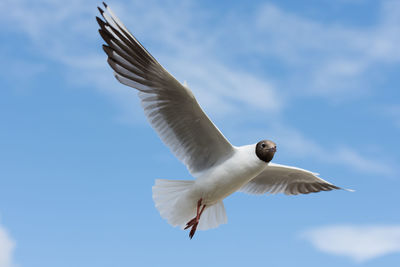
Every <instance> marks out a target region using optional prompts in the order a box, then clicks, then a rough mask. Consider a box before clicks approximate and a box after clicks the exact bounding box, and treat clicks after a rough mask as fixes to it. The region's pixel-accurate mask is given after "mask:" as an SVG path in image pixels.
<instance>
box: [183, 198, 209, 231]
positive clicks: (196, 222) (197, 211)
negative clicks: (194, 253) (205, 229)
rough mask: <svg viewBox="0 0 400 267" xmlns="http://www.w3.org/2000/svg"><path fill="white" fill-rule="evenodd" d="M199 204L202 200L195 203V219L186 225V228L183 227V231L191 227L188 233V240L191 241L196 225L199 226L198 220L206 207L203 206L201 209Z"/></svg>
mask: <svg viewBox="0 0 400 267" xmlns="http://www.w3.org/2000/svg"><path fill="white" fill-rule="evenodd" d="M201 202H202V199H200V200H199V201H198V202H197V210H196V217H194V218H193V219H191V220H190V221H189V222H188V223H187V224H186V227H185V230H186V229H188V228H189V227H192V229H190V233H189V237H190V239H192V238H193V236H194V234H195V233H196V229H197V225H198V224H199V220H200V217H201V214H202V213H203V211H204V209H205V208H206V205H203V207H201ZM200 207H201V209H200Z"/></svg>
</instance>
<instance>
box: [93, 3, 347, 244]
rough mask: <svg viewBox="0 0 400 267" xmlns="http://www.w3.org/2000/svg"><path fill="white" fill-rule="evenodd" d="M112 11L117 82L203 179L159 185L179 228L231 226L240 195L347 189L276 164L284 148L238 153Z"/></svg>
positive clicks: (105, 29) (107, 37)
mask: <svg viewBox="0 0 400 267" xmlns="http://www.w3.org/2000/svg"><path fill="white" fill-rule="evenodd" d="M103 4H104V8H105V11H104V10H103V9H102V8H100V7H99V11H100V14H101V16H102V18H103V19H101V18H99V17H96V19H97V22H98V24H99V26H100V29H99V32H100V35H101V37H102V38H103V40H104V41H105V42H106V45H103V49H104V52H105V53H106V54H107V56H108V59H107V62H108V64H109V65H110V66H111V68H112V69H113V70H114V75H115V77H116V79H117V80H118V81H119V82H120V83H122V84H124V85H127V86H130V87H133V88H135V89H137V90H138V95H139V98H140V99H141V104H142V107H143V109H144V113H145V115H146V117H147V119H148V121H149V122H150V124H151V126H152V127H153V128H154V130H155V131H156V132H157V133H158V135H159V136H160V138H161V140H162V141H163V142H164V143H165V145H167V146H168V147H169V148H170V150H171V151H172V153H173V154H174V155H175V156H176V157H177V158H178V159H179V160H180V161H182V162H183V163H184V164H185V165H186V167H187V169H188V171H189V172H190V174H191V175H192V176H193V177H194V178H195V180H164V179H157V180H156V181H155V185H154V186H153V200H154V202H155V206H156V208H157V209H158V211H159V212H160V215H161V217H163V218H164V219H166V220H167V221H168V223H170V224H171V225H172V226H180V227H181V228H183V229H185V230H186V229H190V232H189V237H190V238H192V237H193V235H194V234H195V232H196V229H199V230H207V229H210V228H215V227H218V226H219V225H220V224H224V223H226V222H227V217H226V213H225V208H224V204H223V200H224V199H225V198H226V197H227V196H229V195H231V194H232V193H234V192H236V191H241V192H245V193H249V194H266V193H269V194H276V193H285V194H287V195H297V194H308V193H312V192H320V191H330V190H333V189H341V188H339V187H337V186H335V185H333V184H331V183H329V182H327V181H325V180H323V179H321V178H319V177H318V176H317V175H318V174H316V173H313V172H310V171H307V170H304V169H300V168H296V167H290V166H285V165H281V164H276V163H272V162H271V160H272V159H273V157H274V155H275V153H276V150H277V149H276V144H275V143H274V142H273V141H270V140H261V141H259V142H258V143H256V144H251V145H245V146H240V147H237V146H234V145H232V144H231V143H229V141H228V140H227V139H226V138H225V136H224V135H223V134H222V133H221V132H220V131H219V129H218V128H217V127H216V126H215V125H214V124H213V122H212V121H211V120H210V119H209V118H208V116H207V115H206V114H205V113H204V111H203V110H202V109H201V107H200V106H199V104H198V103H197V101H196V98H195V97H194V95H193V93H192V91H191V90H190V89H189V88H188V87H187V85H186V84H181V83H180V82H178V81H177V80H176V79H175V78H174V77H173V76H172V75H171V74H170V73H169V72H168V71H167V70H165V69H164V68H163V67H162V66H161V65H160V63H158V62H157V60H156V59H155V58H154V57H153V56H152V55H151V54H150V53H149V52H148V51H147V50H146V49H145V48H144V47H143V46H142V44H141V43H140V42H139V41H138V40H137V39H136V38H135V37H134V36H133V35H132V34H131V33H130V32H129V31H128V30H127V28H126V27H125V26H124V25H123V24H122V23H121V21H120V20H119V19H118V18H117V17H116V16H115V15H114V14H113V12H112V11H111V9H110V8H109V7H108V6H107V4H105V3H103Z"/></svg>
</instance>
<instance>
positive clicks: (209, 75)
mask: <svg viewBox="0 0 400 267" xmlns="http://www.w3.org/2000/svg"><path fill="white" fill-rule="evenodd" d="M95 4H98V3H97V2H96V3H94V2H91V1H84V2H82V1H78V0H71V1H68V2H65V3H64V2H60V1H56V0H41V1H34V2H32V1H28V0H5V1H2V2H1V3H0V22H2V23H4V24H6V25H11V24H12V25H13V30H16V29H17V30H19V31H20V32H22V33H24V34H25V35H26V36H27V37H28V41H29V42H30V44H29V47H33V49H34V50H35V51H36V53H37V54H38V55H40V57H44V58H47V59H48V60H50V61H51V62H57V63H58V64H60V65H62V66H64V67H65V77H66V80H68V81H69V82H71V83H81V84H84V85H85V86H88V85H89V86H92V87H93V88H97V89H98V90H99V91H101V92H102V93H104V94H106V95H107V96H109V97H110V98H112V99H114V100H116V101H117V102H118V103H119V104H120V106H122V107H123V109H124V115H123V117H122V119H123V120H125V121H126V120H132V118H135V117H137V116H133V115H132V114H137V113H138V112H140V111H139V108H140V107H139V105H132V104H131V103H135V102H137V99H136V96H135V94H132V93H131V92H132V91H131V90H130V89H129V88H125V87H124V86H119V85H118V83H117V82H116V81H115V80H114V78H113V77H112V75H111V73H110V69H109V68H108V67H107V66H106V63H105V55H104V54H103V53H102V51H101V50H100V43H101V41H100V37H99V36H98V33H97V28H98V27H97V26H96V24H95V20H94V16H95V15H98V14H97V10H96V9H95ZM112 8H113V9H114V11H115V12H116V13H117V14H118V15H119V16H120V18H121V19H122V20H123V21H124V22H125V24H127V26H128V28H130V29H132V31H133V32H134V33H135V34H136V35H137V36H138V37H139V39H140V40H141V41H142V42H143V43H144V44H145V46H147V44H149V45H148V47H149V50H150V51H152V52H153V54H154V55H155V57H156V58H158V59H159V61H160V62H161V63H162V64H163V65H164V66H165V67H166V68H167V69H168V70H169V71H171V73H173V74H174V75H175V76H176V77H177V78H178V79H179V80H180V81H184V80H187V81H188V83H189V87H190V88H192V89H193V91H194V93H195V95H196V96H197V98H198V100H199V102H200V103H201V105H202V106H204V107H205V109H206V110H207V112H209V113H211V114H212V115H213V116H214V117H222V118H224V117H232V116H235V120H238V121H240V120H242V121H246V118H245V117H246V116H243V115H242V114H245V115H247V114H249V113H251V112H253V114H254V112H264V113H266V114H268V116H269V120H271V122H272V123H271V125H275V128H274V129H272V132H275V133H277V134H276V135H275V136H276V137H277V138H278V139H280V140H282V142H281V143H282V144H285V145H286V146H288V147H289V146H290V149H293V151H294V152H293V154H295V153H296V152H295V151H296V150H297V151H302V154H303V152H304V150H303V149H304V146H307V151H308V153H307V154H308V155H309V156H310V157H313V158H316V159H319V160H323V161H326V162H332V163H335V164H342V165H346V166H349V167H351V168H353V169H355V170H358V171H361V172H368V171H372V172H373V173H380V174H385V175H387V174H389V173H393V167H391V166H389V165H388V164H387V163H383V162H379V161H371V160H369V159H368V157H365V156H363V153H361V152H358V151H356V150H354V149H352V148H350V147H348V146H346V145H342V146H340V145H338V144H336V146H335V147H340V148H339V149H335V150H332V148H328V147H324V146H322V145H320V144H318V143H316V142H315V141H313V140H311V139H310V138H305V137H304V135H303V134H302V133H301V132H300V131H299V130H298V129H291V128H290V127H287V126H283V123H282V122H280V121H283V120H284V114H285V110H286V109H285V107H286V106H288V105H290V103H294V102H295V101H297V99H298V97H302V98H303V97H304V95H307V94H308V97H310V98H321V97H322V98H326V99H330V100H331V99H336V100H338V101H340V100H341V99H344V98H348V97H351V96H352V95H359V94H363V95H365V94H366V90H367V89H368V88H369V84H370V83H371V80H370V79H368V75H364V74H365V73H366V72H367V71H368V70H369V69H370V68H372V67H373V66H374V65H375V64H377V63H379V64H392V63H393V62H398V61H400V53H399V52H398V51H397V50H396V44H397V43H398V41H399V40H398V37H396V36H400V34H397V33H398V31H399V29H400V27H399V26H400V21H399V20H398V19H396V18H397V17H399V16H397V15H399V14H400V5H399V4H396V2H395V1H385V2H384V4H383V6H382V10H381V15H380V17H379V20H378V23H377V25H374V26H370V27H368V28H354V27H353V28H349V27H347V26H346V27H345V26H340V25H329V24H324V23H321V22H318V21H314V20H311V19H308V18H305V17H301V16H298V15H295V14H292V13H290V12H286V11H284V10H282V9H280V8H278V7H277V6H275V5H272V4H263V5H261V6H260V7H259V8H257V9H256V10H254V11H253V13H251V14H248V15H246V16H248V17H246V18H243V17H241V15H240V14H236V13H234V12H235V11H229V12H227V14H225V16H226V17H224V19H223V20H218V21H217V22H216V23H213V27H207V26H206V25H203V24H199V21H206V20H209V19H210V17H211V19H212V16H213V15H212V14H209V13H207V12H206V11H201V12H198V10H199V9H198V8H197V6H196V2H191V1H175V2H168V1H162V3H161V2H159V1H157V0H151V1H146V3H145V4H144V3H143V2H142V1H132V2H129V3H124V4H119V3H118V2H116V3H113V5H112ZM128 10H134V12H135V15H134V16H132V15H131V14H130V13H127V11H128ZM195 11H196V12H195ZM222 15H223V14H222ZM218 16H221V14H218ZM138 25H140V26H138ZM276 25H279V27H276ZM232 29H234V34H232ZM4 31H7V29H4ZM227 44H229V45H227ZM238 51H239V52H240V53H243V54H244V56H245V57H246V58H252V56H251V55H254V54H257V57H258V58H262V60H258V62H260V61H266V62H270V61H273V62H276V63H277V64H278V65H279V66H280V69H281V70H282V71H281V75H283V76H282V77H281V78H279V79H276V80H274V79H272V78H271V77H269V76H268V74H265V73H263V71H262V70H259V69H257V68H254V67H252V68H250V67H248V65H246V63H243V64H238V62H237V61H235V63H234V64H229V63H227V62H229V61H230V60H227V59H226V57H225V58H224V56H223V55H224V53H225V54H227V53H229V54H231V55H235V54H237V53H238ZM243 51H245V52H243ZM19 60H21V59H19ZM9 61H14V59H11V60H9ZM32 64H35V63H33V62H32V61H29V62H27V63H26V64H25V66H31V65H32ZM259 64H260V63H259ZM18 66H19V67H20V66H24V64H19V63H18ZM263 66H264V65H263ZM24 68H29V67H24ZM43 68H45V66H43V65H42V64H41V65H40V66H38V67H37V68H34V67H31V68H29V69H38V70H42V69H43ZM268 68H270V67H268V66H267V68H266V69H268ZM3 71H4V72H9V70H3ZM83 73H84V75H82V74H83ZM16 75H18V71H17V74H16ZM31 76H32V75H31ZM365 77H367V78H365ZM25 78H27V77H25ZM28 78H29V77H28ZM238 105H240V107H241V108H240V110H238V109H237V106H238ZM227 114H229V116H227ZM126 118H129V119H126ZM278 133H279V134H278Z"/></svg>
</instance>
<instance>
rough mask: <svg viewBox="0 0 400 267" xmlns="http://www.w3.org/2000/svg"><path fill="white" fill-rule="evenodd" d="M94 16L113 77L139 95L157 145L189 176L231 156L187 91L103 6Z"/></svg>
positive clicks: (231, 148)
mask: <svg viewBox="0 0 400 267" xmlns="http://www.w3.org/2000/svg"><path fill="white" fill-rule="evenodd" d="M105 8H106V10H107V12H104V11H103V10H102V9H101V8H99V10H100V13H101V15H102V17H103V19H104V20H102V19H100V18H98V17H96V19H97V22H98V24H99V25H100V30H99V32H100V35H101V37H102V38H103V39H104V41H105V42H106V43H107V45H103V49H104V51H105V52H106V54H107V55H108V60H107V61H108V63H109V65H110V66H111V68H113V70H114V71H115V77H116V78H117V79H118V81H120V82H121V83H122V84H125V85H127V86H130V87H133V88H135V89H137V90H138V91H139V97H140V99H141V101H142V106H143V108H144V111H145V115H146V116H147V119H148V121H149V122H150V124H151V125H152V127H153V128H154V129H155V130H156V132H157V133H158V135H159V136H160V138H161V140H162V141H163V142H164V143H165V144H166V145H167V146H168V147H169V148H170V149H171V151H172V152H173V153H174V155H175V156H176V157H177V158H178V159H180V160H181V161H182V162H183V163H184V164H185V165H186V166H187V168H188V169H189V171H190V172H191V173H192V174H195V173H197V172H200V171H202V170H205V169H208V168H210V167H212V166H214V165H216V164H218V163H219V162H220V161H222V160H224V159H225V158H227V157H228V156H230V155H231V153H233V147H232V145H231V144H230V143H229V142H228V141H227V140H226V138H225V137H224V136H223V135H222V133H221V132H220V131H219V130H218V128H217V127H216V126H215V125H214V124H213V123H212V122H211V120H210V119H209V118H208V117H207V115H206V114H205V113H204V112H203V110H202V109H201V107H200V106H199V104H198V103H197V101H196V99H195V97H194V95H193V94H192V92H191V91H190V89H189V88H187V87H185V86H183V85H182V84H181V83H179V82H178V81H177V80H176V79H175V78H174V77H173V76H172V75H171V74H169V73H168V72H167V71H166V70H165V69H164V68H163V67H162V66H161V65H160V64H159V63H158V62H157V61H156V60H155V59H154V57H153V56H152V55H151V54H150V53H149V52H148V51H147V50H146V49H145V48H144V47H143V46H142V45H141V44H140V43H139V41H137V40H136V38H135V37H134V36H133V35H132V34H131V33H130V32H129V31H128V30H127V29H126V27H125V26H124V25H123V24H122V23H121V22H120V20H119V19H118V18H117V17H116V16H115V15H114V14H113V13H112V11H111V10H110V9H109V7H108V6H107V5H105Z"/></svg>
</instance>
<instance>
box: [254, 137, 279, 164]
mask: <svg viewBox="0 0 400 267" xmlns="http://www.w3.org/2000/svg"><path fill="white" fill-rule="evenodd" d="M275 152H276V144H275V143H274V142H272V141H270V140H262V141H260V142H258V143H257V145H256V155H257V157H258V158H259V159H261V160H262V161H265V162H267V163H268V162H270V161H271V160H272V158H273V157H274V155H275Z"/></svg>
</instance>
